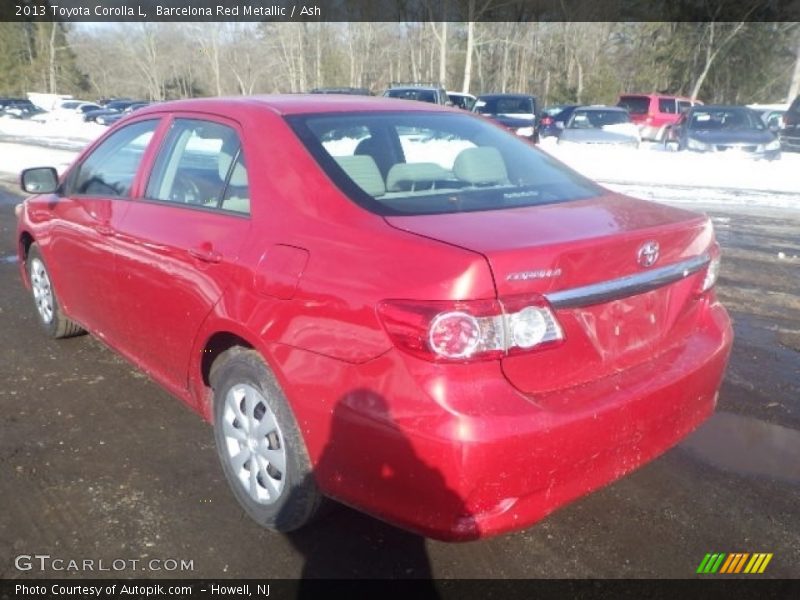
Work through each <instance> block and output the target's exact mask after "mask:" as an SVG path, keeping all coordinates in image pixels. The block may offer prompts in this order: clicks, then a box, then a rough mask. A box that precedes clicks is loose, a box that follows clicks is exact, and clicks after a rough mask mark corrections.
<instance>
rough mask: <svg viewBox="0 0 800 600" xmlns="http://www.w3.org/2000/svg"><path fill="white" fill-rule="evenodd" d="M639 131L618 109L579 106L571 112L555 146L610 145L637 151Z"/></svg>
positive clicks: (621, 109)
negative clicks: (627, 147) (557, 144)
mask: <svg viewBox="0 0 800 600" xmlns="http://www.w3.org/2000/svg"><path fill="white" fill-rule="evenodd" d="M640 142H641V139H640V138H639V129H638V128H637V127H636V125H634V124H633V122H632V121H631V117H630V115H629V114H628V111H627V110H625V109H624V108H619V107H618V106H579V107H578V108H576V109H574V110H573V111H572V116H571V117H570V118H569V121H567V125H566V127H564V130H563V131H562V132H561V135H560V136H559V138H558V143H559V144H610V145H614V146H629V147H631V148H638V147H639V143H640Z"/></svg>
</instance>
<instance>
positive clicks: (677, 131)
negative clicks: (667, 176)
mask: <svg viewBox="0 0 800 600" xmlns="http://www.w3.org/2000/svg"><path fill="white" fill-rule="evenodd" d="M664 143H665V145H666V147H667V149H674V150H692V151H694V152H730V153H731V154H733V153H736V154H741V155H743V156H749V157H751V158H767V159H770V160H772V159H776V158H779V157H780V154H781V144H780V141H779V140H778V138H777V137H776V135H775V134H774V133H772V132H771V131H770V130H769V129H767V126H766V125H765V124H764V122H763V121H762V120H761V117H760V116H759V115H758V113H756V112H755V111H753V110H751V109H749V108H747V107H744V106H717V105H707V106H697V107H694V108H691V109H689V111H688V112H687V113H686V114H684V115H683V116H682V117H681V119H680V120H679V121H678V123H676V124H675V125H674V126H673V127H672V129H671V130H670V133H669V137H668V138H667V139H666V140H665V142H664Z"/></svg>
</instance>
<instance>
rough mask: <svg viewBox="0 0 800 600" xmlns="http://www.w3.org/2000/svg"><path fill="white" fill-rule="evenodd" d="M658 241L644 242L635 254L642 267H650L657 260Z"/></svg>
mask: <svg viewBox="0 0 800 600" xmlns="http://www.w3.org/2000/svg"><path fill="white" fill-rule="evenodd" d="M658 250H659V248H658V242H655V241H649V242H645V243H644V244H642V245H641V247H640V248H639V252H638V253H637V254H636V260H637V262H638V263H639V264H640V265H641V266H643V267H652V266H653V265H654V264H656V261H657V260H658Z"/></svg>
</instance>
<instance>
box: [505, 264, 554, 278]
mask: <svg viewBox="0 0 800 600" xmlns="http://www.w3.org/2000/svg"><path fill="white" fill-rule="evenodd" d="M560 275H561V269H560V268H558V267H557V268H555V269H536V270H534V271H521V272H519V273H509V274H508V275H506V280H507V281H528V280H529V279H549V278H551V277H558V276H560Z"/></svg>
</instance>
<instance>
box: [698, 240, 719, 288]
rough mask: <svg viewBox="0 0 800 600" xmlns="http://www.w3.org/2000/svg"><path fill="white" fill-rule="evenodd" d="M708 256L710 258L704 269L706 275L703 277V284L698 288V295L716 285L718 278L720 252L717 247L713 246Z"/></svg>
mask: <svg viewBox="0 0 800 600" xmlns="http://www.w3.org/2000/svg"><path fill="white" fill-rule="evenodd" d="M709 254H710V256H711V260H710V261H709V262H708V266H707V267H706V274H705V277H703V284H702V286H701V287H700V293H703V292H707V291H708V290H710V289H711V288H712V287H714V284H715V283H717V278H718V277H719V267H720V250H719V245H717V244H714V245H713V246H712V247H711V249H710V251H709Z"/></svg>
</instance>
